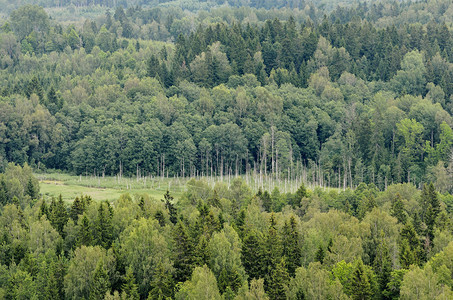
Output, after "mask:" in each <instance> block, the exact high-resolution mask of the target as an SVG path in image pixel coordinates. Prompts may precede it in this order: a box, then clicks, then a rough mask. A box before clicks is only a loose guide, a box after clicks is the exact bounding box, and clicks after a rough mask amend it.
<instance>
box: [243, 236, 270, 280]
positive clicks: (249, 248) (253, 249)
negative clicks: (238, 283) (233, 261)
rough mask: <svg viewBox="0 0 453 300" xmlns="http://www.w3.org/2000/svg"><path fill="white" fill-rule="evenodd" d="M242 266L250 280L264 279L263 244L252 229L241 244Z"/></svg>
mask: <svg viewBox="0 0 453 300" xmlns="http://www.w3.org/2000/svg"><path fill="white" fill-rule="evenodd" d="M241 260H242V265H243V266H244V269H245V271H246V273H247V275H248V276H249V278H250V279H253V278H256V279H259V278H263V277H264V274H265V273H264V266H263V261H264V249H263V242H262V240H261V239H260V238H259V236H258V232H256V231H255V230H254V229H251V230H248V231H247V234H246V235H245V237H244V240H243V244H242V255H241Z"/></svg>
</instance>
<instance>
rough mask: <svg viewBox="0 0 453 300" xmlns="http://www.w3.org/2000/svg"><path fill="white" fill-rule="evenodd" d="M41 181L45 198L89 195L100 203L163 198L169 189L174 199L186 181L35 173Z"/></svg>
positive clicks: (181, 191)
mask: <svg viewBox="0 0 453 300" xmlns="http://www.w3.org/2000/svg"><path fill="white" fill-rule="evenodd" d="M35 176H36V177H37V178H38V179H39V182H40V189H41V193H42V194H43V195H45V196H46V197H58V196H59V195H60V194H61V195H62V197H63V199H64V200H66V201H71V200H74V198H75V197H76V196H80V195H82V194H83V195H89V196H91V197H92V198H93V199H95V200H98V201H103V200H109V201H112V200H115V199H118V198H119V197H120V196H121V195H122V194H124V193H129V194H130V195H136V194H148V195H149V196H150V197H152V198H155V199H161V198H162V197H163V194H164V193H165V192H166V191H167V189H168V190H169V191H170V192H171V193H172V195H173V197H175V199H178V198H179V197H180V196H181V194H182V193H183V192H184V191H185V183H186V181H187V180H179V179H173V178H172V179H167V178H146V179H145V178H141V179H139V180H137V179H136V178H125V177H123V178H117V177H104V178H102V177H92V176H91V177H90V176H87V177H86V176H72V175H68V174H60V173H47V174H35Z"/></svg>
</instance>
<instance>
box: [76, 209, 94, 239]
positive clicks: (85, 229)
mask: <svg viewBox="0 0 453 300" xmlns="http://www.w3.org/2000/svg"><path fill="white" fill-rule="evenodd" d="M79 226H80V228H79V232H78V234H77V247H80V246H82V245H85V246H90V245H92V244H93V235H92V234H91V231H92V230H91V226H90V221H89V220H88V218H87V216H85V215H84V216H83V218H82V221H81V222H80V225H79Z"/></svg>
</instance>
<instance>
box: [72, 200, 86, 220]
mask: <svg viewBox="0 0 453 300" xmlns="http://www.w3.org/2000/svg"><path fill="white" fill-rule="evenodd" d="M84 211H85V207H84V205H83V201H81V200H80V199H79V197H76V198H75V199H74V201H73V202H72V205H71V210H70V212H69V216H70V217H71V219H72V220H73V221H74V222H75V223H77V221H78V219H79V215H81V214H83V212H84Z"/></svg>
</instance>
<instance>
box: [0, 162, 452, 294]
mask: <svg viewBox="0 0 453 300" xmlns="http://www.w3.org/2000/svg"><path fill="white" fill-rule="evenodd" d="M0 205H1V215H0V228H1V235H0V297H1V298H2V299H192V300H195V299H197V300H198V299H399V298H401V299H452V297H453V291H452V288H453V282H452V280H451V278H452V274H453V268H452V265H451V261H452V260H453V242H452V240H453V236H452V223H451V222H452V219H451V214H452V213H453V196H452V195H450V194H443V195H442V194H439V193H437V192H436V190H435V187H434V185H433V184H429V185H424V186H423V189H422V190H418V189H417V188H416V187H415V186H414V185H412V184H409V183H404V184H395V185H390V186H389V187H388V188H387V190H386V191H382V192H381V191H379V190H378V189H377V187H376V186H375V185H373V184H369V185H366V184H364V183H361V184H360V185H359V186H358V187H357V188H356V189H355V190H351V189H347V190H346V191H341V192H338V191H336V190H332V191H330V192H329V191H325V190H323V189H322V188H316V189H315V190H313V191H309V190H307V189H306V188H305V187H304V186H303V185H302V186H301V187H300V188H299V189H298V190H297V192H295V193H287V194H284V193H280V191H279V189H278V188H275V189H274V190H273V191H271V192H268V191H262V190H259V191H258V193H256V194H253V193H252V192H251V190H250V188H249V187H248V186H247V185H246V184H245V183H244V181H243V180H242V179H240V178H239V177H238V178H236V179H234V180H233V181H232V183H231V185H230V186H227V185H226V184H223V183H217V184H216V185H215V186H214V187H213V188H212V187H211V186H210V185H209V184H208V183H207V182H206V181H204V180H195V179H192V180H191V181H189V183H188V184H187V191H186V192H185V193H184V194H183V196H182V197H180V199H179V200H178V201H175V200H174V199H173V197H172V195H171V193H169V192H168V191H167V193H166V194H164V195H163V197H162V200H159V199H150V198H149V197H148V196H147V195H145V194H143V195H140V194H137V195H134V196H132V197H131V196H130V195H129V194H124V195H122V196H121V197H120V199H118V200H116V201H113V202H98V201H95V199H91V198H90V197H88V196H83V195H81V196H80V197H77V198H75V199H74V201H72V203H71V204H70V205H69V206H68V205H67V204H66V203H65V202H64V201H63V200H62V198H61V196H60V197H59V198H58V199H55V198H52V199H46V198H45V197H44V198H42V197H40V196H39V184H38V182H37V180H36V178H34V176H33V174H32V170H31V168H30V167H29V166H28V165H25V166H24V167H23V168H22V167H20V166H16V165H14V164H12V163H11V164H9V165H8V166H7V168H6V171H5V173H4V174H1V175H0Z"/></svg>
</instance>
